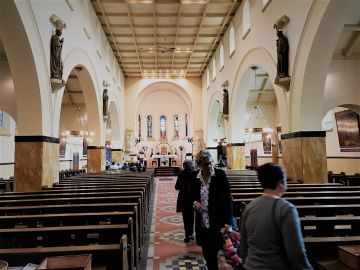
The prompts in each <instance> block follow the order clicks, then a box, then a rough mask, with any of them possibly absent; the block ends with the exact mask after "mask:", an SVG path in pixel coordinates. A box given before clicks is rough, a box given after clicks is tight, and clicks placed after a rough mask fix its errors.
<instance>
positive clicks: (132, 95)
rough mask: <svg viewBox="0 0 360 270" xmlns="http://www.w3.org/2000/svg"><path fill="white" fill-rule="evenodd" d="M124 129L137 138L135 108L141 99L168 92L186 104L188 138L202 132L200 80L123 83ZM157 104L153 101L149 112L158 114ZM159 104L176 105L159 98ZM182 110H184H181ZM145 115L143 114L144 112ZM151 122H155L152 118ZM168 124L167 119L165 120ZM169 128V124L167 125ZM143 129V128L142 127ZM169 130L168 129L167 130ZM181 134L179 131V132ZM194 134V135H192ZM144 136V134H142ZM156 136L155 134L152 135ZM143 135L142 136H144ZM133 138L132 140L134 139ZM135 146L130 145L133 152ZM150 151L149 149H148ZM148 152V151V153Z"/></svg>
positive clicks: (127, 81)
mask: <svg viewBox="0 0 360 270" xmlns="http://www.w3.org/2000/svg"><path fill="white" fill-rule="evenodd" d="M125 89H126V90H125V92H126V94H125V97H126V100H125V106H126V107H125V108H126V109H125V112H126V119H125V129H126V130H129V131H130V132H133V134H134V136H135V137H137V135H138V134H137V128H136V127H137V117H138V115H137V111H136V110H137V108H139V110H140V109H143V108H142V107H141V108H140V103H141V100H142V99H145V98H146V96H143V95H145V94H147V92H144V91H151V92H154V93H156V92H157V91H166V90H169V91H171V92H173V93H177V94H178V95H180V96H182V99H183V100H184V101H185V102H186V104H187V106H188V109H187V110H189V112H188V124H189V137H191V136H194V134H195V132H196V131H197V130H202V124H203V120H202V117H201V115H202V100H201V80H200V79H197V78H189V79H172V80H170V79H141V78H128V79H126V81H125ZM157 102H159V101H158V100H154V101H153V102H152V103H151V107H149V110H151V111H154V112H156V113H157V114H160V111H161V110H159V109H158V108H156V106H154V105H153V104H156V103H157ZM161 102H165V103H166V104H167V105H168V104H172V105H173V106H176V103H175V102H174V101H172V100H169V99H164V98H163V97H161ZM183 110H184V109H183ZM144 113H145V112H144ZM145 117H146V116H145ZM179 117H180V121H181V120H183V119H184V116H183V115H181V114H180V113H179ZM153 120H156V119H155V118H153ZM167 120H168V121H167V122H168V123H170V122H169V119H167ZM143 123H144V124H143V125H145V119H144V116H143ZM154 123H155V122H153V130H154V131H153V132H156V128H157V127H156V126H155V125H156V124H154ZM168 127H169V124H168ZM143 128H144V129H145V126H144V127H143ZM168 130H169V129H168ZM171 131H172V124H171V125H170V134H172V133H171ZM180 132H181V131H180ZM193 132H194V133H193ZM143 134H144V135H145V134H146V133H145V132H143ZM154 134H155V135H156V133H154ZM144 135H143V136H144ZM135 137H134V138H133V139H135ZM134 147H135V146H134V145H132V148H133V151H135V148H134ZM149 150H150V149H149ZM149 150H148V151H149Z"/></svg>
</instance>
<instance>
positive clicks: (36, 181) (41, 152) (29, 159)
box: [14, 136, 59, 192]
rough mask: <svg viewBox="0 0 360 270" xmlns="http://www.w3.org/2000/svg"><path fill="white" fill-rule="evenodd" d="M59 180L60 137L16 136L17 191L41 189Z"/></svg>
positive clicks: (15, 181) (15, 170)
mask: <svg viewBox="0 0 360 270" xmlns="http://www.w3.org/2000/svg"><path fill="white" fill-rule="evenodd" d="M58 181H59V139H58V138H53V137H47V136H15V168H14V183H15V191H17V192H32V191H40V190H41V187H43V186H48V187H51V186H52V185H53V183H55V182H58Z"/></svg>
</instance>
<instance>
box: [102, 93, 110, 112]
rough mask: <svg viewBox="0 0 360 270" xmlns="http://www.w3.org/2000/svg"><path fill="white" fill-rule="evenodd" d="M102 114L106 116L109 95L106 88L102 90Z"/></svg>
mask: <svg viewBox="0 0 360 270" xmlns="http://www.w3.org/2000/svg"><path fill="white" fill-rule="evenodd" d="M102 98H103V116H108V113H109V112H108V107H109V105H108V102H109V96H108V90H107V89H104V92H103V96H102Z"/></svg>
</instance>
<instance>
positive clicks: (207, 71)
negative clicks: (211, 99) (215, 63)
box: [206, 68, 210, 89]
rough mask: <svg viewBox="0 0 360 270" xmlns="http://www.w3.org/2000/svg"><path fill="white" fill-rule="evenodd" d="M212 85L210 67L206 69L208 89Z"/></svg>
mask: <svg viewBox="0 0 360 270" xmlns="http://www.w3.org/2000/svg"><path fill="white" fill-rule="evenodd" d="M209 87H210V72H209V68H208V69H207V70H206V89H208V88H209Z"/></svg>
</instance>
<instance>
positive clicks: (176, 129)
mask: <svg viewBox="0 0 360 270" xmlns="http://www.w3.org/2000/svg"><path fill="white" fill-rule="evenodd" d="M174 138H179V116H178V115H175V117H174Z"/></svg>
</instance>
